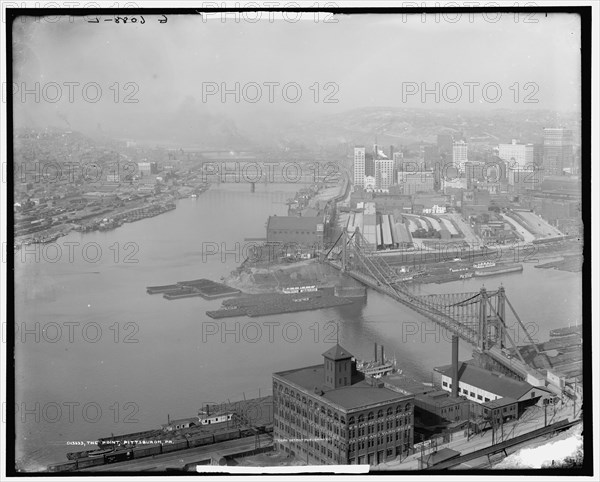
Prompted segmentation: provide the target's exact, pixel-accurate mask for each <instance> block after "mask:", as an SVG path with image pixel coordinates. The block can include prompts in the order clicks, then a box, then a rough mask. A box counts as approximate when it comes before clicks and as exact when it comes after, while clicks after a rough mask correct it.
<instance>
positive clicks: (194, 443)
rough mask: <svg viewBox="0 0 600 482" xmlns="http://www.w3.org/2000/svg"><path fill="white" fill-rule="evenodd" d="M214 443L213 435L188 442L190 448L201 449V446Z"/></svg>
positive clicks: (199, 436) (202, 436) (193, 438)
mask: <svg viewBox="0 0 600 482" xmlns="http://www.w3.org/2000/svg"><path fill="white" fill-rule="evenodd" d="M213 442H214V438H213V435H212V434H210V435H198V436H197V437H192V438H191V439H189V440H188V447H189V448H193V447H200V446H201V445H208V444H211V443H213Z"/></svg>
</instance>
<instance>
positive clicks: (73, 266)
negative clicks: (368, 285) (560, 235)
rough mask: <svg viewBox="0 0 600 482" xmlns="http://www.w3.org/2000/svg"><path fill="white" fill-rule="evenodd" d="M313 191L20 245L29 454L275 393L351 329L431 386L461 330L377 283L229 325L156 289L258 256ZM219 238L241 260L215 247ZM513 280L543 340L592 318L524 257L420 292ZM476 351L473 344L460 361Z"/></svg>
mask: <svg viewBox="0 0 600 482" xmlns="http://www.w3.org/2000/svg"><path fill="white" fill-rule="evenodd" d="M298 188H299V186H297V185H294V184H280V185H275V184H257V185H256V192H254V193H251V192H250V189H249V186H248V185H247V184H221V185H218V186H212V187H211V189H210V190H208V191H207V192H205V193H204V194H202V195H201V196H200V197H198V198H197V199H183V200H180V201H178V204H177V209H176V210H174V211H170V212H168V213H165V214H162V215H160V216H157V217H154V218H149V219H145V220H142V221H138V222H135V223H131V224H125V225H123V226H121V227H119V228H117V229H116V230H113V231H107V232H92V233H85V234H82V233H78V232H71V233H70V234H69V235H68V236H66V237H64V238H60V239H59V240H58V241H57V242H56V243H55V245H54V246H53V245H47V247H43V246H28V247H24V248H25V249H24V250H23V251H21V252H19V253H17V254H16V255H15V271H16V276H15V287H16V294H15V312H16V343H15V349H16V353H15V360H16V378H15V387H16V401H17V407H16V409H17V415H16V424H17V426H16V432H17V457H18V458H21V459H22V466H23V467H24V468H25V469H26V470H27V469H30V470H31V469H42V468H44V467H45V465H47V464H48V463H54V462H61V461H65V460H66V459H65V454H66V453H67V452H70V451H77V450H83V449H86V448H87V449H90V448H91V446H89V445H88V446H76V445H73V444H74V443H76V442H85V441H94V440H96V439H97V438H98V437H102V436H108V435H110V434H111V433H113V434H121V433H129V432H137V431H141V430H148V429H154V428H157V427H159V426H160V424H161V423H166V422H167V417H168V416H170V417H171V419H174V418H183V417H189V416H193V415H195V414H196V413H197V411H198V409H200V408H201V407H202V406H203V405H204V404H206V403H207V402H214V403H218V402H223V401H226V400H228V399H229V400H231V401H234V400H240V399H242V398H244V397H246V398H250V397H256V396H258V395H259V390H260V394H261V395H266V394H269V393H270V392H271V389H270V387H271V373H272V372H274V371H280V370H285V369H291V368H294V367H300V366H306V365H312V364H317V363H320V362H321V361H322V359H321V354H322V353H323V352H324V351H325V350H327V349H328V348H329V347H331V345H332V343H335V341H336V339H339V342H340V344H342V345H343V346H344V347H346V348H347V349H348V350H350V351H351V352H352V353H353V354H354V355H356V356H358V357H361V358H368V359H370V358H372V356H373V343H374V342H377V343H379V344H384V345H385V351H386V356H388V357H392V356H394V355H395V356H396V358H397V360H398V363H399V365H400V367H401V368H402V369H403V370H404V373H405V374H407V375H410V376H412V377H416V378H419V379H423V380H428V379H429V378H430V376H431V369H432V368H433V367H434V366H437V365H442V364H446V363H449V360H450V345H449V342H448V339H447V338H448V337H447V336H444V334H443V333H442V332H441V331H440V330H439V329H436V327H435V326H433V325H432V324H431V323H429V322H427V321H425V319H424V318H423V317H422V316H420V315H418V314H416V313H413V312H412V311H411V310H410V309H408V308H406V307H404V306H402V305H400V304H398V303H396V302H395V301H393V300H391V299H389V298H387V297H385V296H384V295H381V294H379V293H376V292H373V291H370V290H369V292H368V296H367V298H366V299H365V300H364V301H361V302H359V303H357V304H354V305H349V306H343V307H339V308H332V309H324V310H318V311H311V312H304V313H293V314H287V315H277V316H269V317H264V318H256V319H248V318H232V319H226V320H219V321H215V320H212V319H210V318H209V317H207V316H206V315H205V311H206V310H209V309H210V310H213V309H216V308H218V307H219V306H220V303H221V301H220V300H213V301H207V300H204V299H202V298H188V299H181V300H174V301H168V300H166V299H164V298H162V296H161V295H153V296H152V295H148V294H146V290H145V288H146V286H149V285H160V284H169V283H173V282H176V281H181V280H186V279H195V278H209V279H213V280H215V281H219V280H220V278H221V277H224V276H227V275H228V274H229V273H230V272H231V271H232V270H233V269H235V268H236V267H237V266H238V265H239V263H240V262H241V261H242V260H243V257H242V256H243V254H244V251H243V249H241V248H242V246H243V243H244V238H252V237H254V238H262V237H264V236H265V223H266V220H267V217H268V215H272V214H278V215H285V214H286V211H287V207H286V205H285V201H286V200H287V199H288V198H290V197H293V193H294V192H295V191H296V190H297V189H298ZM236 243H240V244H239V247H236ZM57 246H58V247H60V248H61V250H62V251H58V249H57ZM84 247H85V249H83V248H84ZM203 247H204V248H205V255H203ZM216 247H217V249H219V250H223V249H224V248H225V249H227V250H229V251H230V254H228V255H227V256H224V257H222V256H220V255H219V254H212V255H208V254H206V253H209V252H214V251H215V248H216ZM100 250H101V252H100ZM27 252H29V254H26V253H27ZM36 255H38V257H39V259H36ZM500 282H502V284H503V286H504V287H505V289H506V293H507V296H508V298H509V299H510V301H511V303H512V304H513V306H514V307H515V309H516V310H517V311H518V313H519V315H520V317H521V318H522V319H523V320H524V321H527V322H535V323H536V324H537V326H538V327H539V329H538V332H537V334H536V338H538V339H540V340H544V339H547V337H548V331H549V330H551V329H553V328H558V327H561V326H566V325H568V324H569V323H575V322H577V321H579V320H580V319H581V275H580V274H579V273H568V272H561V271H555V270H545V269H535V268H534V267H533V265H525V269H524V271H523V273H515V274H509V275H505V276H502V277H494V278H488V279H485V280H482V279H477V278H475V279H470V280H464V281H457V282H453V283H447V284H443V285H422V286H420V287H419V288H416V289H418V290H419V292H420V293H422V294H425V293H436V292H462V291H465V292H468V291H477V290H479V289H480V288H481V286H482V284H483V283H485V286H486V288H488V289H495V288H497V287H498V286H499V285H500ZM415 327H417V328H418V332H417V333H416V334H414V331H415V330H414V328H415ZM336 331H337V333H336ZM470 353H471V348H470V347H469V346H468V345H466V344H462V343H461V355H460V358H461V359H468V358H470Z"/></svg>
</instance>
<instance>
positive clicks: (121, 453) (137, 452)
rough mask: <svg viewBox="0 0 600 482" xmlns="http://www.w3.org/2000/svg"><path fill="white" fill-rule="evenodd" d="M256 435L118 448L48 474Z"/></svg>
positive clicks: (241, 432) (235, 432)
mask: <svg viewBox="0 0 600 482" xmlns="http://www.w3.org/2000/svg"><path fill="white" fill-rule="evenodd" d="M256 430H258V432H259V433H270V432H272V431H273V426H271V425H269V426H260V427H256ZM255 434H256V431H255V430H253V429H239V428H238V429H232V430H227V431H224V432H217V433H212V434H201V435H196V436H195V437H189V438H186V439H176V440H172V441H170V442H169V443H161V444H144V445H137V446H135V447H133V448H116V449H115V450H113V451H111V452H108V453H106V454H103V455H99V456H91V457H81V458H78V459H76V460H71V461H69V462H62V463H58V464H52V465H49V466H48V472H69V471H73V470H81V469H86V468H88V467H95V466H98V465H106V464H113V463H115V462H124V461H126V460H133V459H140V458H143V457H150V456H153V455H160V454H166V453H169V452H175V451H177V450H185V449H191V448H195V447H201V446H203V445H210V444H215V443H219V442H226V441H228V440H234V439H238V438H243V437H250V436H253V435H255Z"/></svg>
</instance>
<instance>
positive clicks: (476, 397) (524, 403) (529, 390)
mask: <svg viewBox="0 0 600 482" xmlns="http://www.w3.org/2000/svg"><path fill="white" fill-rule="evenodd" d="M434 375H437V377H438V378H439V381H440V383H441V386H442V389H443V390H446V391H449V392H450V391H452V390H453V389H454V387H455V385H454V384H453V378H458V381H459V382H458V394H459V395H462V396H464V397H466V398H467V399H468V400H471V401H473V402H477V403H479V404H483V403H487V402H491V401H494V400H498V399H501V398H512V399H514V400H516V401H517V402H518V406H519V413H522V411H523V410H525V408H527V407H528V406H530V405H535V404H540V403H542V401H543V399H545V398H548V397H549V396H551V393H550V392H549V391H548V390H546V389H545V388H542V387H534V386H533V385H530V384H529V383H527V382H523V381H519V380H515V379H514V378H510V377H507V376H505V375H502V374H499V373H496V372H492V371H489V370H486V369H484V368H481V367H478V366H476V365H473V364H471V363H466V362H461V363H460V364H459V365H458V376H457V377H456V376H454V377H453V365H445V366H442V367H437V368H434Z"/></svg>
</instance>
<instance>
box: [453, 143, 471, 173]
mask: <svg viewBox="0 0 600 482" xmlns="http://www.w3.org/2000/svg"><path fill="white" fill-rule="evenodd" d="M467 151H468V144H467V143H466V142H465V141H462V140H461V141H454V142H453V144H452V164H453V165H454V167H456V168H458V169H460V170H461V171H464V169H465V162H467V153H468V152H467Z"/></svg>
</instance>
